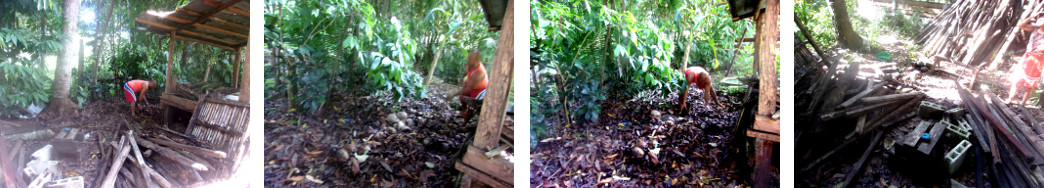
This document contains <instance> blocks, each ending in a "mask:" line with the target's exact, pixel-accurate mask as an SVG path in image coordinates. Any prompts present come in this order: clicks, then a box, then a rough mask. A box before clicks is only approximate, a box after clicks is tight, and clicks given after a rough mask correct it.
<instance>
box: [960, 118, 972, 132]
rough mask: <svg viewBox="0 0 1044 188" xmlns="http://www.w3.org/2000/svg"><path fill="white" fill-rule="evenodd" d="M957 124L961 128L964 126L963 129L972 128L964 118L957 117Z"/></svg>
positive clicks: (969, 129)
mask: <svg viewBox="0 0 1044 188" xmlns="http://www.w3.org/2000/svg"><path fill="white" fill-rule="evenodd" d="M957 126H960V127H961V128H964V130H968V131H971V129H972V127H971V124H968V121H967V120H964V119H957Z"/></svg>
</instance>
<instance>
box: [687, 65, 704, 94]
mask: <svg viewBox="0 0 1044 188" xmlns="http://www.w3.org/2000/svg"><path fill="white" fill-rule="evenodd" d="M703 73H707V70H706V69H703V68H702V67H689V68H685V80H686V81H687V82H686V84H693V83H696V87H698V88H700V89H704V88H705V87H706V86H704V85H700V84H699V81H700V80H699V79H700V74H703ZM708 81H709V80H708Z"/></svg>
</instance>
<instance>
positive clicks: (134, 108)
mask: <svg viewBox="0 0 1044 188" xmlns="http://www.w3.org/2000/svg"><path fill="white" fill-rule="evenodd" d="M130 105H131V115H132V116H138V102H137V101H132V102H131V103H130Z"/></svg>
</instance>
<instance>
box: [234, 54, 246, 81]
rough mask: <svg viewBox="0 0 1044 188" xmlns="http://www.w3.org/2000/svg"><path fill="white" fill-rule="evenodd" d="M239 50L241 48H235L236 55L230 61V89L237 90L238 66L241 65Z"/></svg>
mask: <svg viewBox="0 0 1044 188" xmlns="http://www.w3.org/2000/svg"><path fill="white" fill-rule="evenodd" d="M240 49H241V48H236V50H235V53H236V55H235V58H233V59H232V88H238V87H239V86H238V85H237V84H239V64H241V63H239V54H240V53H241V52H240V51H239V50H240ZM244 75H245V74H244Z"/></svg>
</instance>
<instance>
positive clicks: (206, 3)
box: [203, 0, 250, 17]
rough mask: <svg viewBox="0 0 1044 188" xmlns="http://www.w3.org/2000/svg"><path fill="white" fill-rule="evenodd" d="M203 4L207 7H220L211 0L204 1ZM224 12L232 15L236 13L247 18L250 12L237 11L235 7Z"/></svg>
mask: <svg viewBox="0 0 1044 188" xmlns="http://www.w3.org/2000/svg"><path fill="white" fill-rule="evenodd" d="M203 4H204V5H207V6H212V7H220V6H221V4H220V3H218V2H214V1H213V0H205V1H203ZM225 10H227V11H229V12H232V13H236V14H242V15H244V16H247V17H249V16H250V11H246V10H243V9H239V8H236V7H235V6H233V7H229V8H228V9H225Z"/></svg>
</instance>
